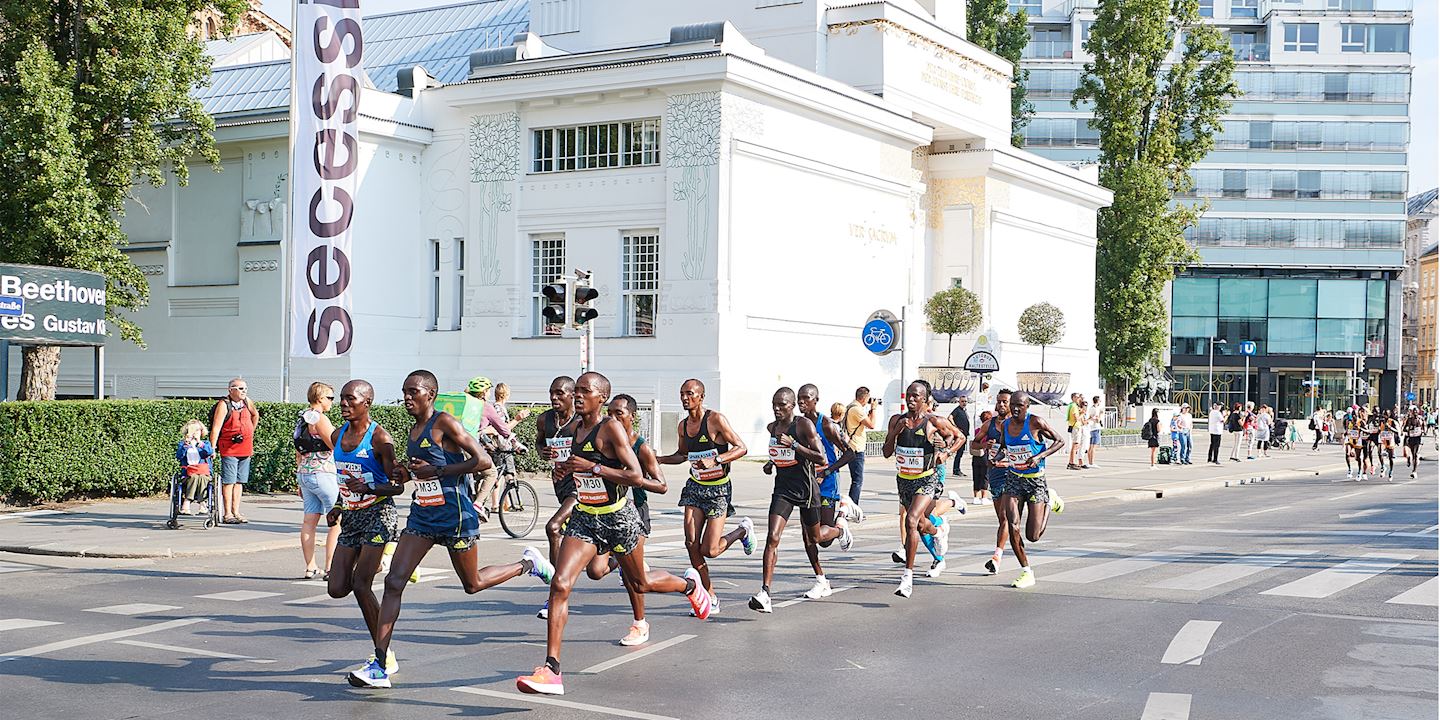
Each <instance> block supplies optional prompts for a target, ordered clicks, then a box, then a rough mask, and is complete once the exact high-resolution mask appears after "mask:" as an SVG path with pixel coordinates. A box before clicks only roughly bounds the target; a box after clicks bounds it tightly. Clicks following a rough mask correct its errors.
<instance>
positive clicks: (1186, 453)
mask: <svg viewBox="0 0 1440 720" xmlns="http://www.w3.org/2000/svg"><path fill="white" fill-rule="evenodd" d="M1194 429H1195V418H1194V417H1193V416H1191V415H1190V404H1189V403H1182V404H1181V405H1180V412H1179V413H1178V414H1177V415H1176V416H1175V433H1176V439H1177V440H1179V441H1180V457H1179V461H1180V464H1181V465H1190V464H1192V463H1191V462H1190V444H1191V432H1193V431H1194Z"/></svg>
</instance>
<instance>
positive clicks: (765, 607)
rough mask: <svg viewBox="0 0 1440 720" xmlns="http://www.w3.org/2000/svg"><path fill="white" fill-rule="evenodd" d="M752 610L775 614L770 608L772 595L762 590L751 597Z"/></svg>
mask: <svg viewBox="0 0 1440 720" xmlns="http://www.w3.org/2000/svg"><path fill="white" fill-rule="evenodd" d="M807 594H808V593H807ZM750 609H751V610H754V611H755V612H762V613H769V612H774V609H773V608H771V607H770V593H767V592H765V590H764V589H763V588H762V589H761V590H760V592H757V593H755V594H754V595H751V596H750Z"/></svg>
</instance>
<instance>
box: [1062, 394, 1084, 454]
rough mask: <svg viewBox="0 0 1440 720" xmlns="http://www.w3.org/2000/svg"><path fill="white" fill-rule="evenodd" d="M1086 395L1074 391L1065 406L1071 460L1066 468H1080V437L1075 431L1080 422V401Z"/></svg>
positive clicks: (1066, 430)
mask: <svg viewBox="0 0 1440 720" xmlns="http://www.w3.org/2000/svg"><path fill="white" fill-rule="evenodd" d="M1084 397H1085V396H1083V395H1081V394H1080V393H1078V392H1072V393H1070V404H1069V405H1066V406H1065V432H1067V433H1069V434H1070V460H1069V462H1067V463H1066V464H1065V469H1066V470H1079V469H1080V438H1079V437H1078V436H1077V435H1076V434H1075V431H1076V425H1077V424H1079V422H1080V403H1081V402H1082V401H1083V400H1084Z"/></svg>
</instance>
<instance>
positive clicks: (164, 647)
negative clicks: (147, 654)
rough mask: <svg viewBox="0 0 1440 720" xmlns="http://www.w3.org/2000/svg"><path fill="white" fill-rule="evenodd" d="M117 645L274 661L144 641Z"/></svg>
mask: <svg viewBox="0 0 1440 720" xmlns="http://www.w3.org/2000/svg"><path fill="white" fill-rule="evenodd" d="M115 643H116V644H117V645H134V646H135V647H143V648H150V649H152V650H168V651H170V652H173V653H179V654H180V655H199V656H201V657H213V658H223V659H225V660H244V661H246V662H252V663H258V664H261V665H268V664H270V663H273V662H275V661H274V660H264V659H261V658H253V657H250V656H248V655H232V654H231V653H223V652H216V651H214V650H201V649H199V648H186V647H178V646H176V645H161V644H160V643H151V642H145V641H143V640H116V641H115Z"/></svg>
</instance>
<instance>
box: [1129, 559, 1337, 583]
mask: <svg viewBox="0 0 1440 720" xmlns="http://www.w3.org/2000/svg"><path fill="white" fill-rule="evenodd" d="M1313 554H1315V551H1314V550H1304V551H1298V552H1297V551H1294V550H1284V551H1280V550H1276V551H1272V552H1267V553H1262V554H1260V555H1242V556H1240V557H1236V558H1231V559H1230V560H1228V561H1226V562H1225V563H1223V564H1220V565H1213V566H1211V567H1207V568H1204V569H1201V570H1196V571H1194V572H1189V573H1185V574H1184V575H1181V576H1179V577H1173V578H1168V579H1165V580H1161V581H1160V582H1156V583H1151V584H1150V587H1154V588H1163V589H1166V590H1209V589H1210V588H1213V587H1217V586H1219V585H1224V584H1225V583H1229V582H1234V581H1236V580H1239V579H1241V578H1246V577H1250V576H1251V575H1254V574H1255V573H1258V572H1261V571H1263V570H1269V569H1270V568H1273V567H1277V566H1279V565H1284V564H1285V563H1288V562H1290V561H1291V560H1298V559H1299V558H1301V557H1304V556H1306V555H1313Z"/></svg>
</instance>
